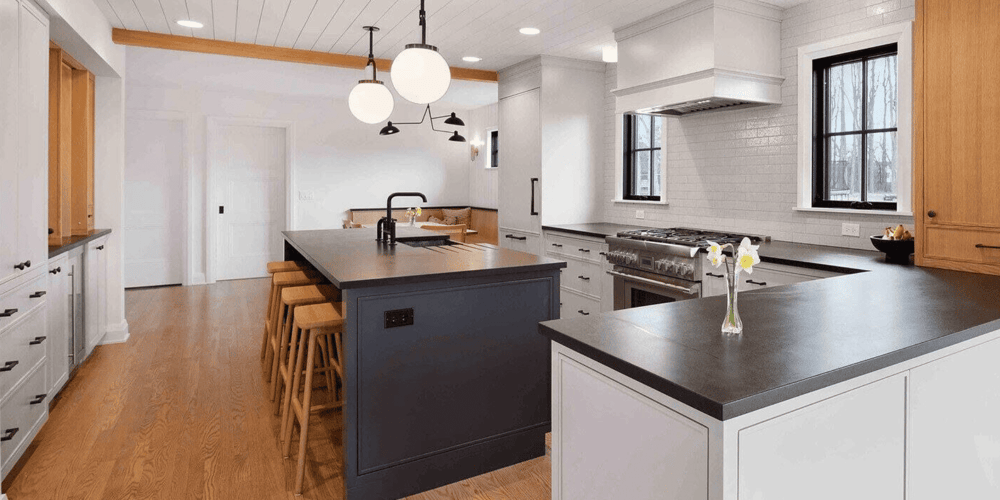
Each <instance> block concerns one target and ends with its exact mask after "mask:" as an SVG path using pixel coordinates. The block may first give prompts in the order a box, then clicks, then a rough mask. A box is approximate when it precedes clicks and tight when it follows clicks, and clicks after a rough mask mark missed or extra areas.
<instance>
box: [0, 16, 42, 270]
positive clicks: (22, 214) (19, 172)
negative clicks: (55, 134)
mask: <svg viewBox="0 0 1000 500" xmlns="http://www.w3.org/2000/svg"><path fill="white" fill-rule="evenodd" d="M0 47H3V49H2V50H0V83H2V85H0V88H2V89H4V90H3V91H2V92H0V283H2V282H4V281H7V280H9V279H12V278H14V277H17V276H20V275H23V274H27V273H29V272H30V271H31V269H32V268H31V266H32V265H34V266H37V267H44V266H45V261H46V260H47V259H46V251H47V248H48V247H47V234H46V226H47V220H48V119H49V114H48V88H49V81H48V78H49V70H48V68H49V66H48V61H49V56H48V51H49V22H48V18H47V17H46V16H45V15H44V13H42V11H40V10H39V9H38V8H36V7H35V6H34V5H33V4H31V3H29V2H27V1H23V0H22V2H18V1H17V0H0ZM37 267H36V268H37Z"/></svg>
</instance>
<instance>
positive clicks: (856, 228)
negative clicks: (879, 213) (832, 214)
mask: <svg viewBox="0 0 1000 500" xmlns="http://www.w3.org/2000/svg"><path fill="white" fill-rule="evenodd" d="M840 234H841V236H853V237H855V238H860V237H861V224H851V223H849V222H845V223H843V224H841V225H840Z"/></svg>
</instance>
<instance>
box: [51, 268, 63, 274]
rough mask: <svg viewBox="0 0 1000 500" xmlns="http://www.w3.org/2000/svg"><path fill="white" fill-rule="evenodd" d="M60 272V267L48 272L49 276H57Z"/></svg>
mask: <svg viewBox="0 0 1000 500" xmlns="http://www.w3.org/2000/svg"><path fill="white" fill-rule="evenodd" d="M61 272H62V268H61V267H57V268H55V269H52V270H51V271H49V274H59V273H61Z"/></svg>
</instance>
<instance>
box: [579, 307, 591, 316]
mask: <svg viewBox="0 0 1000 500" xmlns="http://www.w3.org/2000/svg"><path fill="white" fill-rule="evenodd" d="M577 312H578V313H580V314H582V315H584V316H590V313H589V312H586V311H584V310H583V309H580V310H579V311H577Z"/></svg>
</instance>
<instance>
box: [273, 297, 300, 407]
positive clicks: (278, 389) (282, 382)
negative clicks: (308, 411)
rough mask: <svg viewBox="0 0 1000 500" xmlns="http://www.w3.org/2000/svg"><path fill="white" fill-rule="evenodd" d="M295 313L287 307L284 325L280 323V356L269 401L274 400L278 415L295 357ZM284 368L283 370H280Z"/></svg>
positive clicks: (286, 391)
mask: <svg viewBox="0 0 1000 500" xmlns="http://www.w3.org/2000/svg"><path fill="white" fill-rule="evenodd" d="M294 315H295V310H294V309H293V308H291V307H289V314H288V316H287V317H286V318H285V325H287V326H285V325H282V329H281V330H282V333H281V350H280V352H281V358H279V362H278V363H275V367H274V375H272V376H273V377H275V379H276V380H275V383H274V386H273V387H272V393H271V401H274V414H275V415H278V414H279V412H280V411H281V408H282V407H281V393H282V390H284V392H285V393H286V395H287V393H288V386H289V384H290V382H291V381H290V380H289V375H290V374H291V372H290V371H289V369H290V368H291V365H292V360H293V359H295V344H296V341H295V340H296V339H295V338H293V337H292V333H293V332H292V317H293V316H294ZM282 370H284V371H282ZM285 399H288V398H285Z"/></svg>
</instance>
